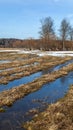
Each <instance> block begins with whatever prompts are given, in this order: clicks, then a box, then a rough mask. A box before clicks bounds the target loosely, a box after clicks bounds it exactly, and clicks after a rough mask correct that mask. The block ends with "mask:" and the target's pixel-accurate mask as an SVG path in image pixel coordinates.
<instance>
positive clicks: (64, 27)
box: [39, 17, 73, 50]
mask: <svg viewBox="0 0 73 130" xmlns="http://www.w3.org/2000/svg"><path fill="white" fill-rule="evenodd" d="M40 22H41V27H40V32H39V34H40V38H41V39H45V44H46V42H49V41H50V40H51V39H52V40H53V39H59V40H61V41H62V47H63V50H65V41H66V40H70V41H73V27H72V26H71V24H70V22H69V21H68V20H67V19H65V18H64V19H63V20H62V21H61V24H60V28H59V38H57V36H56V33H55V29H54V20H53V19H52V18H51V17H46V18H45V19H42V20H41V21H40Z"/></svg>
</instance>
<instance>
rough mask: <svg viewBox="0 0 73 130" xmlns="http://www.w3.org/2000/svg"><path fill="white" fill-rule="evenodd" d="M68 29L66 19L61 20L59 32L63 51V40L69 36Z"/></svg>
mask: <svg viewBox="0 0 73 130" xmlns="http://www.w3.org/2000/svg"><path fill="white" fill-rule="evenodd" d="M69 28H70V23H69V22H68V21H67V19H63V20H62V22H61V26H60V30H59V31H60V36H61V39H62V41H63V50H65V45H64V43H65V40H66V39H67V38H68V36H69Z"/></svg>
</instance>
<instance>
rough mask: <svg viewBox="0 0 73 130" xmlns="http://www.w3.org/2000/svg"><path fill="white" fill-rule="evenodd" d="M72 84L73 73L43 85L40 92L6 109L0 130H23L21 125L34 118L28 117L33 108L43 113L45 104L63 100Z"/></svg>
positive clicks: (1, 119) (0, 119)
mask: <svg viewBox="0 0 73 130" xmlns="http://www.w3.org/2000/svg"><path fill="white" fill-rule="evenodd" d="M70 84H73V72H70V73H69V74H68V75H67V76H65V77H62V78H59V79H57V80H56V81H53V82H51V83H48V84H46V85H43V86H42V88H41V89H40V90H38V91H36V92H34V93H31V94H29V95H27V96H26V97H24V98H22V99H20V100H18V101H16V102H15V103H14V105H13V106H12V107H11V108H7V107H6V109H7V111H6V112H5V113H0V130H23V128H21V127H20V126H21V124H22V123H23V122H25V121H27V120H30V119H31V118H32V115H30V114H28V115H26V112H28V111H29V110H31V109H33V108H37V109H39V110H40V111H42V109H45V107H46V105H45V104H50V103H54V102H56V101H57V100H59V99H60V98H62V97H63V96H64V95H65V94H66V93H67V91H68V89H69V85H70ZM43 103H44V104H43Z"/></svg>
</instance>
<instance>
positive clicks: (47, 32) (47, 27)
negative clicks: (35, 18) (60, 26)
mask: <svg viewBox="0 0 73 130" xmlns="http://www.w3.org/2000/svg"><path fill="white" fill-rule="evenodd" d="M39 33H40V37H41V38H42V39H44V40H45V44H46V45H47V42H48V41H49V40H50V39H52V37H53V36H54V34H55V33H54V22H53V20H52V18H51V17H46V18H45V19H42V20H41V28H40V32H39ZM46 47H47V46H46Z"/></svg>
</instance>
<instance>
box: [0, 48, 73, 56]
mask: <svg viewBox="0 0 73 130" xmlns="http://www.w3.org/2000/svg"><path fill="white" fill-rule="evenodd" d="M0 52H11V53H12V52H15V53H18V54H21V53H22V54H23V53H24V54H37V55H39V56H44V55H50V56H73V51H40V50H30V51H27V50H23V49H16V50H15V49H13V50H12V49H8V50H0ZM15 53H13V54H15Z"/></svg>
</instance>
